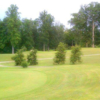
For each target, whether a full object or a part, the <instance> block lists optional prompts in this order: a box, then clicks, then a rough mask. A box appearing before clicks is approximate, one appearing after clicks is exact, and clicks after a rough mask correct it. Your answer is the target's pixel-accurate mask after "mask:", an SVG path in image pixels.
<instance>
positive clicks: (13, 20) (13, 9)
mask: <svg viewBox="0 0 100 100" xmlns="http://www.w3.org/2000/svg"><path fill="white" fill-rule="evenodd" d="M19 14H20V13H19V12H18V7H17V6H16V5H13V4H12V5H11V6H10V7H9V8H8V11H6V15H7V29H8V34H9V39H10V43H11V45H12V53H14V48H15V47H16V46H17V45H18V42H19V40H20V32H19V28H20V16H19Z"/></svg>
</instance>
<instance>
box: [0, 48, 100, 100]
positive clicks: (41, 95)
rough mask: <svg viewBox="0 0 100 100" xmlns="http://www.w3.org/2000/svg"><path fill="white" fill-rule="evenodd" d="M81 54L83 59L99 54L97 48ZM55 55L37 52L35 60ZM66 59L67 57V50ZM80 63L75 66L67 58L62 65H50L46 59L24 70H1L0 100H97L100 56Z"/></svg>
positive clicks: (99, 85)
mask: <svg viewBox="0 0 100 100" xmlns="http://www.w3.org/2000/svg"><path fill="white" fill-rule="evenodd" d="M82 51H83V55H89V54H99V53H100V49H99V48H96V49H92V48H88V49H86V48H84V49H82ZM54 53H55V52H53V51H49V52H42V51H39V52H38V58H39V59H40V58H52V57H54ZM25 54H26V55H27V54H28V52H25ZM9 55H10V54H9ZM45 55H46V56H45ZM66 55H67V57H69V55H70V50H69V51H67V54H66ZM10 57H11V56H10ZM10 57H8V60H10ZM0 59H1V58H0ZM82 60H83V63H81V64H75V65H71V64H70V62H69V59H68V58H67V59H66V64H65V65H53V61H52V59H45V60H39V65H37V66H33V67H29V68H25V69H23V68H21V67H15V66H14V67H0V100H100V55H93V56H83V57H82ZM0 65H1V64H0ZM2 65H4V66H13V65H14V63H3V64H2Z"/></svg>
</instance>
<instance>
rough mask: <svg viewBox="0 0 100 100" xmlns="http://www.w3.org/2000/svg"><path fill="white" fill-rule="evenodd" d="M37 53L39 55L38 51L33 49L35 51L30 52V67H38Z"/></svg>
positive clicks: (28, 57)
mask: <svg viewBox="0 0 100 100" xmlns="http://www.w3.org/2000/svg"><path fill="white" fill-rule="evenodd" d="M36 53H37V50H36V49H34V48H33V49H32V50H31V51H30V54H29V55H28V56H27V60H28V63H29V64H30V65H36V64H38V62H37V55H36Z"/></svg>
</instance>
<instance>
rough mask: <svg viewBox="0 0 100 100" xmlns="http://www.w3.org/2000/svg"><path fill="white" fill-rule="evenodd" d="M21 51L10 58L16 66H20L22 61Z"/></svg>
mask: <svg viewBox="0 0 100 100" xmlns="http://www.w3.org/2000/svg"><path fill="white" fill-rule="evenodd" d="M22 51H23V50H22V49H20V50H18V51H17V53H16V55H15V56H14V57H12V59H13V60H14V61H15V64H16V65H21V63H22V62H23V61H24V54H23V53H22Z"/></svg>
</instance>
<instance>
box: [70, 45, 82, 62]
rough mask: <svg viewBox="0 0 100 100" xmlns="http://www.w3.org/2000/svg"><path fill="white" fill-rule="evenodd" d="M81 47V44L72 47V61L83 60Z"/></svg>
mask: <svg viewBox="0 0 100 100" xmlns="http://www.w3.org/2000/svg"><path fill="white" fill-rule="evenodd" d="M81 55H82V52H81V48H80V47H79V46H75V47H72V51H71V57H70V62H71V63H72V64H75V63H76V62H81Z"/></svg>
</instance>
